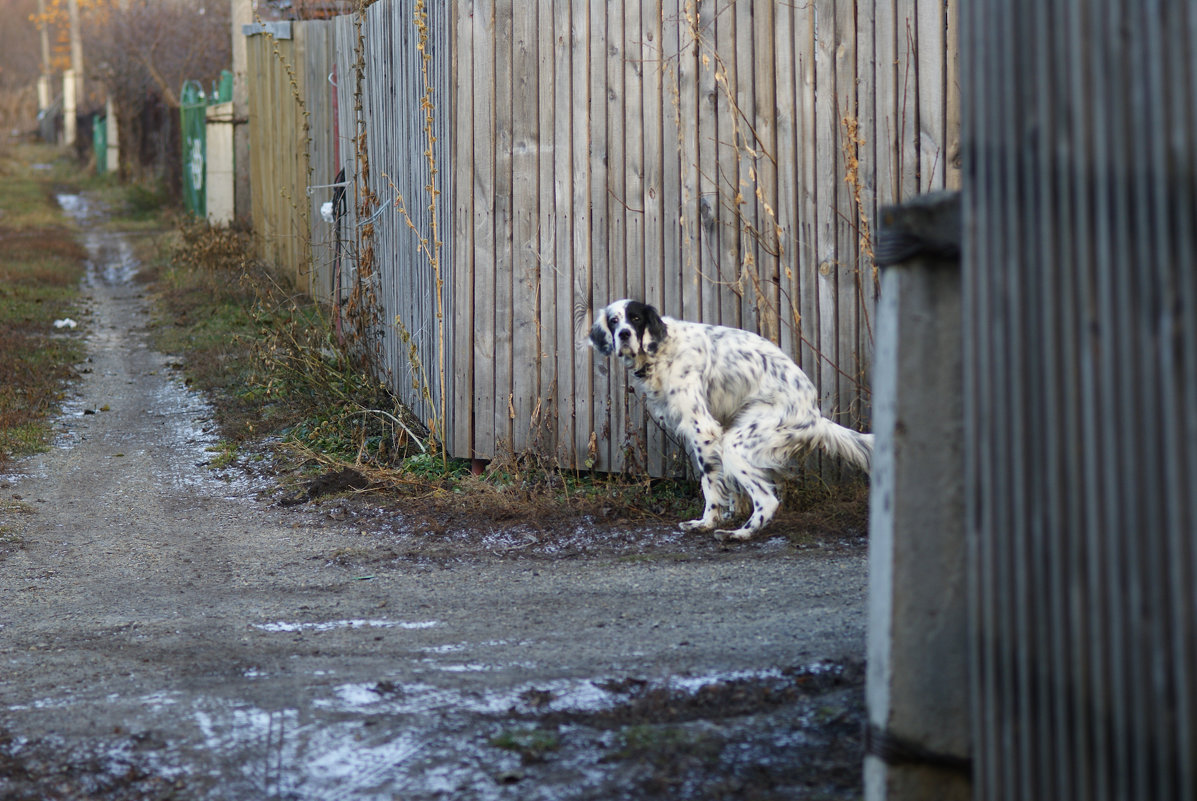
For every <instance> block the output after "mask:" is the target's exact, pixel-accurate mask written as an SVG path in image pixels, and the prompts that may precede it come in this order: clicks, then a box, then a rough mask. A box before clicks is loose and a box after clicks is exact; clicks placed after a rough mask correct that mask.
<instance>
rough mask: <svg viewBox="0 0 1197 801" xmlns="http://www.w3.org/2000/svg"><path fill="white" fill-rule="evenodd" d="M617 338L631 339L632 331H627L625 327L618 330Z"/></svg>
mask: <svg viewBox="0 0 1197 801" xmlns="http://www.w3.org/2000/svg"><path fill="white" fill-rule="evenodd" d="M619 338H620V339H621V340H624V339H631V338H632V332H631V331H629V330H628V329H626V328H625V329H623V330H622V331H620V332H619Z"/></svg>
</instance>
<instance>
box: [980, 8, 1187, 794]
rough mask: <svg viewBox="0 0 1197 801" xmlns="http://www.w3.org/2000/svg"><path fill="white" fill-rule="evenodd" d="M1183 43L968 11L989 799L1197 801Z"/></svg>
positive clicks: (1166, 32) (1053, 13)
mask: <svg viewBox="0 0 1197 801" xmlns="http://www.w3.org/2000/svg"><path fill="white" fill-rule="evenodd" d="M1195 25H1197V11H1195V9H1194V7H1193V5H1192V4H1191V3H1163V2H1140V0H1102V1H1101V2H1080V0H1074V1H1073V2H1068V1H1067V0H1014V1H1013V2H1010V1H1008V0H1000V1H999V0H978V1H977V2H974V3H971V4H968V5H967V6H966V12H965V19H964V24H963V26H962V31H963V36H964V39H963V41H962V43H961V53H962V61H963V64H962V86H963V94H964V96H965V98H966V99H967V100H968V102H967V103H966V113H965V116H964V143H965V149H966V150H965V154H966V173H965V181H964V185H965V208H966V231H967V232H968V236H967V237H966V241H967V243H968V245H967V252H966V256H965V274H964V280H965V314H964V319H965V335H966V342H965V347H966V420H967V421H968V423H967V427H968V454H969V477H968V482H969V486H970V488H971V494H970V498H969V519H970V523H971V526H972V529H971V532H970V535H971V541H972V546H973V547H972V553H973V558H972V579H973V582H974V594H973V601H972V604H973V606H972V609H973V619H974V629H975V635H974V642H973V655H974V661H973V665H974V679H973V680H974V693H975V700H976V703H975V742H976V747H977V754H976V760H975V764H976V775H975V778H976V783H977V784H976V790H977V795H976V797H977V798H980V799H1011V800H1013V799H1018V800H1019V801H1025V800H1026V799H1191V798H1194V797H1197V784H1195V781H1197V780H1195V778H1194V771H1195V770H1197V740H1195V730H1194V727H1195V726H1197V704H1195V689H1194V688H1197V654H1195V650H1194V649H1195V647H1197V646H1195V643H1197V624H1195V615H1197V590H1195V588H1197V564H1195V562H1197V546H1195V543H1194V534H1195V524H1197V518H1195V510H1194V504H1195V503H1197V425H1195V422H1194V421H1195V419H1197V278H1195V276H1197V270H1195V269H1194V260H1193V257H1194V255H1195V252H1197V241H1195V236H1197V224H1195V218H1194V211H1195V205H1194V200H1195V199H1194V192H1195V185H1194V176H1195V172H1194V170H1195V167H1197V103H1195V96H1194V91H1195V87H1197V67H1195V65H1194V61H1193V57H1192V52H1193V47H1192V43H1193V41H1194V32H1195V27H1194V26H1195Z"/></svg>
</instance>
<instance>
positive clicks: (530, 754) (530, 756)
mask: <svg viewBox="0 0 1197 801" xmlns="http://www.w3.org/2000/svg"><path fill="white" fill-rule="evenodd" d="M490 744H491V745H492V746H494V747H495V748H501V749H503V750H504V751H514V752H515V753H517V754H519V755H520V761H522V762H523V763H524V764H525V765H531V764H534V763H537V762H544V761H545V758H546V756H547V755H548V754H549V753H550V752H552V751H556V750H557V749H559V748H560V747H561V739H560V737H558V735H557V732H556V731H551V730H549V729H539V728H520V729H505V730H504V731H501V732H499V733H498V734H496V735H495V736H494V737H491V738H490Z"/></svg>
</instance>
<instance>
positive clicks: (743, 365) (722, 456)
mask: <svg viewBox="0 0 1197 801" xmlns="http://www.w3.org/2000/svg"><path fill="white" fill-rule="evenodd" d="M590 344H591V345H592V346H593V347H594V348H595V349H596V350H597V351H598V352H599V353H601V354H603V355H604V356H610V355H612V354H616V355H618V356H619V357H620V358H621V359H622V360H623V361H624V363H625V364H626V365H627V366H628V368H629V369H630V370H631V374H632V379H633V382H634V383H635V384H636V386H638V387H639V388H640V389H641V390H642V391H643V392H644V395H645V397H646V399H647V401H648V408H649V411H650V412H651V413H652V414H653V415H654V416H655V417H656V418H657V420H659V421H660V423H661V425H662V426H664V427H665V428H666V429H667V430H670V431H674V432H676V433H677V435H678V436H679V437H680V438H681V440H682V441H683V443H684V444H685V446H686V448H687V449H688V450H689V452H690V454H691V455H692V456H693V457H694V461H695V464H696V467H697V469H698V470H699V471H700V472H701V474H702V492H703V497H704V499H705V501H706V508H705V510H704V511H703V515H702V517H701V518H700V519H698V520H690V521H688V522H685V523H682V524H681V527H682V529H683V530H685V531H710V530H711V529H714V528H716V527H717V526H719V525H720V524H722V523H724V521H725V520H726V519H727V517H728V515H729V514H730V513H731V512H732V510H733V508H734V506H735V502H736V497H737V495H738V494H740V493H743V494H746V495H747V496H748V497H749V498H750V499H751V501H752V513H751V515H750V516H749V518H748V519H747V521H745V523H744V525H743V526H741V527H740V528H737V529H735V530H731V531H728V530H719V531H716V532H715V533H716V535H717V536H719V538H720V539H723V538H724V537H726V538H729V539H735V540H746V539H748V538H749V537H751V536H752V535H753V534H755V533H756V532H757V531H759V530H760V529H761V527H762V526H764V525H765V524H766V523H768V522H769V521H770V520H772V519H773V515H774V514H775V513H776V512H777V507H778V505H779V504H780V501H779V500H778V498H777V489H776V481H777V478H778V476H779V474H780V473H783V472H784V471H785V470H786V468H787V467H792V466H793V465H794V463H795V461H796V460H797V459H798V458H799V457H801V456H803V455H805V454H806V453H808V452H810V451H811V450H812V449H814V448H817V447H821V448H823V450H825V451H827V452H828V453H830V454H832V455H837V456H839V457H841V458H843V459H846V460H847V461H849V462H851V463H852V464H854V465H856V466H857V467H860V468H861V469H862V470H865V471H867V470H868V469H869V465H870V463H871V461H872V458H873V435H872V434H861V433H859V432H857V431H853V430H852V429H850V428H845V427H843V426H841V425H838V424H836V423H833V422H832V421H831V420H828V419H827V418H826V417H824V416H823V415H822V413H821V412H820V411H819V404H818V398H817V397H816V395H815V387H814V384H812V383H811V380H810V379H809V378H807V376H806V373H804V372H802V370H801V368H799V367H798V365H797V364H795V363H794V361H793V360H792V359H791V358H790V357H789V356H787V355H786V354H785V353H784V352H783V351H782V350H781V348H779V347H777V346H776V345H774V344H773V343H772V342H770V341H769V340H767V339H764V338H763V337H760V336H757V335H756V334H753V333H751V332H748V331H742V330H740V329H738V328H725V327H723V326H718V325H706V324H704V323H692V322H686V321H684V320H675V319H673V318H671V317H663V316H661V315H660V314H659V313H658V312H657V310H656V309H654V308H653V307H652V306H649V305H647V304H644V303H641V302H640V301H636V300H617V301H615V302H614V303H611V304H609V305H608V306H607V307H606V308H604V309H602V310H601V311H600V312H599V313H598V315H597V319H596V320H595V323H594V327H593V328H591V329H590Z"/></svg>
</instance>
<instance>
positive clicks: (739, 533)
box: [715, 528, 756, 542]
mask: <svg viewBox="0 0 1197 801" xmlns="http://www.w3.org/2000/svg"><path fill="white" fill-rule="evenodd" d="M755 533H756V532H755V531H753V530H752V529H750V528H737V529H732V530H728V529H722V528H721V529H719V530H718V531H716V532H715V539H717V540H719V541H720V542H728V541H729V540H730V541H732V542H743V541H744V540H750V539H752V535H753V534H755Z"/></svg>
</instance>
